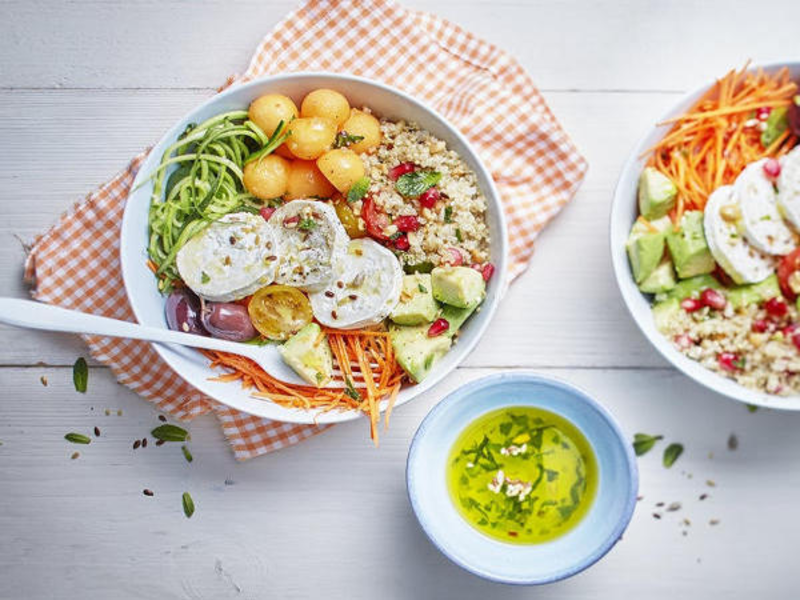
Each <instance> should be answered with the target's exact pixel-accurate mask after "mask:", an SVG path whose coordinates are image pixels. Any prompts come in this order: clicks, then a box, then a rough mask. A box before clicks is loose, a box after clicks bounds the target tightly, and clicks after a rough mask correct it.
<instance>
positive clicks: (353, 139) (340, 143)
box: [333, 131, 364, 148]
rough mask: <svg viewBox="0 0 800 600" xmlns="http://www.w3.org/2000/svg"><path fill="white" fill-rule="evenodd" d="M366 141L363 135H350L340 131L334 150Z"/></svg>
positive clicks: (334, 143)
mask: <svg viewBox="0 0 800 600" xmlns="http://www.w3.org/2000/svg"><path fill="white" fill-rule="evenodd" d="M363 139H364V136H363V135H350V134H349V133H347V132H346V131H340V132H339V133H337V134H336V139H335V140H334V142H333V147H334V148H346V147H347V146H349V145H350V144H357V143H358V142H360V141H361V140H363Z"/></svg>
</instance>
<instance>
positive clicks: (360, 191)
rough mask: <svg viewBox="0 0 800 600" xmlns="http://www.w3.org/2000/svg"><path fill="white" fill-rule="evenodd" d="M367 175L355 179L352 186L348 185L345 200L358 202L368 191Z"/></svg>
mask: <svg viewBox="0 0 800 600" xmlns="http://www.w3.org/2000/svg"><path fill="white" fill-rule="evenodd" d="M369 184H370V181H369V177H362V178H361V179H359V180H357V181H356V182H355V183H354V184H353V185H352V186H350V190H349V191H348V192H347V201H348V202H358V201H359V200H361V199H362V198H363V197H364V196H366V195H367V192H368V191H369Z"/></svg>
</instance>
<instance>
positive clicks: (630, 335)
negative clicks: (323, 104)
mask: <svg viewBox="0 0 800 600" xmlns="http://www.w3.org/2000/svg"><path fill="white" fill-rule="evenodd" d="M409 4H410V5H412V6H414V7H417V8H426V9H429V10H430V9H435V10H436V11H437V12H439V13H440V14H442V15H443V16H445V17H448V18H450V19H452V20H454V21H456V22H457V23H459V24H461V25H462V26H464V27H466V28H468V29H470V30H472V31H474V32H476V33H478V34H480V35H482V36H484V37H486V38H487V39H489V40H491V41H493V42H495V43H497V44H499V45H501V46H503V47H505V48H506V49H507V50H509V51H511V52H513V53H514V54H515V55H516V56H517V57H519V59H520V60H521V61H522V63H523V64H524V65H525V66H526V67H527V68H528V69H529V71H530V72H531V73H532V74H533V76H534V78H535V80H536V81H537V82H538V84H539V85H540V86H541V88H542V89H543V90H544V91H545V92H546V97H547V99H548V101H549V102H550V104H551V106H552V108H553V110H554V112H555V113H556V115H557V116H558V117H559V118H560V119H562V121H563V123H564V125H565V126H566V128H567V130H568V131H569V132H570V133H571V134H572V136H573V137H574V139H575V141H576V142H577V144H578V146H579V147H580V148H581V149H582V150H583V151H584V153H585V154H586V156H587V157H588V159H589V161H590V163H591V169H590V173H589V176H588V178H587V179H586V181H585V183H584V184H583V187H582V189H581V191H580V193H579V194H578V196H577V197H576V199H575V201H574V203H573V204H572V205H571V206H569V207H568V208H567V210H565V211H564V213H563V214H562V215H561V216H560V217H559V218H558V220H557V221H556V222H555V223H554V224H553V225H552V226H551V227H550V228H549V229H548V230H547V231H546V233H545V234H544V235H543V236H542V237H541V239H540V241H539V244H538V250H537V253H536V256H535V257H534V259H533V262H532V264H531V267H530V270H529V271H528V272H527V273H526V274H525V275H524V276H523V277H522V278H521V279H520V280H519V281H518V282H517V283H516V284H515V285H514V286H513V287H512V289H511V291H510V293H509V294H508V297H507V299H506V301H505V305H504V307H503V310H501V313H500V314H499V315H498V316H497V318H496V319H495V321H494V323H493V324H492V328H491V331H490V333H489V334H488V336H487V337H486V339H484V340H483V341H482V343H481V344H480V345H479V347H478V349H477V350H476V351H475V352H474V353H473V354H472V356H470V358H469V359H468V360H467V362H466V364H465V366H464V367H463V368H461V369H460V370H459V371H458V372H457V373H456V374H454V375H452V376H451V377H450V378H449V379H448V380H447V381H446V382H445V383H443V384H442V385H440V386H439V387H438V388H437V389H436V390H434V391H433V392H432V393H429V394H427V395H426V396H425V397H423V398H420V399H419V400H417V401H415V402H413V403H411V404H410V405H408V406H404V407H402V408H401V409H399V410H398V411H397V412H396V413H395V416H394V418H393V423H392V427H391V430H390V431H389V432H388V434H386V435H384V437H383V444H382V446H381V448H380V449H379V450H377V451H376V450H374V449H372V448H371V447H370V444H369V442H368V439H367V428H366V425H365V424H364V423H363V422H360V421H359V422H355V423H349V424H346V425H342V426H339V427H336V428H335V429H333V430H331V431H329V432H327V433H325V434H323V435H321V436H318V437H316V438H315V439H313V440H311V441H308V442H306V443H304V444H301V445H300V446H297V447H294V448H291V449H288V450H285V451H281V452H279V453H276V454H272V455H269V456H266V457H261V458H259V459H255V460H252V461H250V462H247V463H244V464H236V463H235V462H234V460H233V457H232V455H231V453H230V451H229V449H228V447H227V444H226V442H225V440H224V439H223V436H222V434H221V433H220V430H219V427H218V426H217V423H216V421H215V420H214V419H212V418H204V419H200V420H198V421H197V422H195V423H193V424H192V426H191V432H192V437H193V441H192V444H191V448H192V451H193V453H194V457H195V460H194V462H193V463H192V464H191V465H190V464H187V463H186V462H185V461H184V459H183V457H182V456H181V453H180V451H179V449H178V448H176V447H162V448H154V447H152V440H151V445H150V446H149V447H148V448H146V449H140V450H137V451H133V450H132V449H131V443H132V441H133V440H134V439H136V438H140V437H143V436H144V435H146V434H147V433H148V432H149V430H150V429H151V428H152V427H153V426H154V425H155V424H157V420H156V413H155V411H154V410H153V408H152V407H151V405H150V404H148V403H147V402H144V401H142V400H141V399H139V398H137V397H136V396H135V395H134V394H133V393H131V392H129V391H128V390H127V389H125V388H123V387H121V386H119V385H117V384H116V383H115V381H114V378H113V377H112V375H111V373H110V372H109V371H108V370H107V369H106V368H104V367H102V366H99V365H92V367H91V369H90V381H89V393H88V394H86V395H82V394H78V393H76V392H75V391H74V390H73V387H72V380H71V365H72V363H73V362H74V360H75V359H76V358H77V356H79V355H81V354H84V355H85V354H86V351H85V348H84V347H83V345H82V344H81V342H80V340H79V339H78V338H75V337H71V336H66V335H48V334H42V333H27V332H21V331H18V330H12V329H7V328H0V396H2V401H0V440H2V443H3V445H2V446H1V447H0V532H2V533H1V534H0V535H2V540H3V541H2V543H0V598H3V599H6V598H8V599H20V598H65V597H80V598H102V599H107V598H115V599H116V598H208V599H222V598H322V597H328V598H344V597H347V598H352V599H360V598H386V599H394V598H459V599H466V598H511V597H513V598H517V597H547V598H570V599H578V598H587V599H588V598H592V599H595V598H613V599H617V598H631V597H641V598H647V599H648V600H650V599H654V598H710V597H726V598H734V597H736V598H763V597H767V594H766V592H767V591H768V592H769V597H771V598H790V597H791V598H796V597H798V594H799V593H800V592H798V584H799V583H800V575H799V573H800V570H798V567H797V556H798V551H797V542H798V540H800V518H798V516H797V515H798V505H799V504H800V468H798V466H797V465H798V458H797V457H798V455H800V415H794V414H783V413H778V412H768V411H763V410H760V411H758V412H757V413H755V414H750V413H749V412H748V411H747V410H746V408H745V407H744V406H742V405H740V404H736V403H734V402H732V401H728V400H726V399H724V398H722V397H719V396H716V395H714V394H712V393H709V392H707V391H705V390H704V389H702V388H700V387H699V386H698V385H695V384H694V383H692V382H690V381H688V380H687V379H686V378H684V377H683V376H681V375H679V374H678V373H676V372H675V371H674V370H672V369H671V368H669V367H668V366H667V365H666V364H665V363H664V361H663V360H661V359H660V357H659V356H658V355H657V354H656V352H655V351H654V350H653V349H652V348H650V347H649V345H648V344H647V342H646V341H645V340H644V338H643V337H642V336H641V335H640V334H639V332H638V331H637V330H636V329H635V327H634V325H633V323H632V322H631V320H630V319H629V317H628V315H627V313H626V312H625V309H624V307H623V305H622V302H621V299H620V297H619V295H618V293H617V290H616V287H615V284H614V282H613V279H612V274H611V267H610V260H609V255H608V249H607V243H608V242H607V215H608V210H609V202H610V199H611V193H612V189H613V186H614V182H615V180H616V177H617V174H618V172H619V169H620V166H621V164H622V161H623V159H624V157H625V156H626V154H627V152H628V151H629V149H630V148H631V146H632V145H633V143H634V141H635V139H636V138H637V137H638V136H639V135H640V134H641V132H642V131H643V130H644V128H646V127H647V126H648V125H650V124H651V123H652V122H653V121H654V119H655V118H656V117H657V116H658V115H659V114H660V113H662V112H663V111H664V110H665V109H666V108H667V107H668V106H669V105H670V104H671V103H673V102H674V101H675V100H676V98H677V97H678V94H680V93H681V92H682V91H684V90H687V89H689V88H691V87H693V86H695V85H697V84H699V83H701V82H703V81H706V80H708V79H709V78H710V77H712V76H715V75H718V74H722V73H723V72H724V71H725V70H726V69H728V68H730V67H733V66H739V65H741V64H742V63H743V62H744V61H745V60H746V59H747V58H748V57H752V58H753V59H755V60H758V61H767V60H770V59H775V58H780V57H786V56H791V55H792V53H793V52H795V53H796V51H797V48H798V41H799V40H800V38H798V23H800V3H797V2H793V1H790V0H785V1H783V2H779V1H772V2H760V3H754V2H752V1H748V2H745V1H742V0H731V1H729V0H713V1H712V0H706V1H704V2H689V1H687V0H684V1H671V0H648V1H644V0H621V1H618V2H600V1H592V2H588V1H587V2H582V1H579V0H564V1H557V2H554V1H552V0H530V1H526V0H505V1H503V2H495V1H492V0H458V1H456V0H438V1H437V2H435V3H433V2H424V1H423V0H411V1H410V2H409ZM292 6H293V2H287V1H284V0H281V1H269V0H242V1H239V2H235V3H234V2H228V1H227V0H192V1H191V2H187V1H186V0H161V1H159V2H151V1H147V0H108V1H106V2H97V1H96V0H72V1H70V2H59V1H57V0H52V1H48V2H44V1H41V0H4V1H3V2H1V3H0V202H2V204H0V206H1V207H2V208H0V215H2V218H1V219H0V289H2V293H3V294H12V295H15V296H25V295H26V290H25V288H24V287H23V285H22V283H21V281H20V279H21V264H22V259H23V256H24V253H23V248H22V244H21V243H20V240H27V239H29V238H30V237H31V236H33V234H35V233H36V232H39V231H41V230H42V229H44V228H45V227H47V226H48V225H50V224H51V223H52V222H53V221H54V220H55V219H56V218H57V216H58V215H59V214H60V212H61V211H63V210H64V209H66V208H67V207H68V206H69V205H70V204H71V203H72V202H73V201H75V200H77V199H79V198H81V197H82V196H83V195H84V194H85V193H86V192H88V191H89V190H91V189H92V188H93V187H94V186H95V185H97V184H98V183H100V182H102V181H104V180H105V179H107V178H108V177H109V176H110V175H112V174H113V173H114V172H115V171H116V170H117V169H119V168H121V167H122V166H123V165H124V164H125V162H126V160H127V159H128V158H129V157H130V156H132V155H133V154H134V153H136V152H137V151H138V150H140V149H141V148H142V147H144V146H146V145H147V144H149V143H151V142H153V141H154V140H156V139H157V138H158V137H159V136H160V135H161V133H162V132H163V131H164V130H165V129H166V128H167V126H168V125H170V124H171V123H173V122H174V121H175V120H176V119H177V118H179V117H180V116H181V115H182V114H183V113H185V112H186V111H188V110H189V109H190V108H192V107H193V106H195V105H196V104H197V103H199V102H200V101H202V100H203V99H204V98H206V97H208V96H209V95H210V94H211V93H212V90H213V88H214V87H215V86H217V85H218V84H220V83H221V82H223V81H224V80H225V78H226V76H227V75H228V74H229V73H232V72H235V71H237V70H242V69H243V68H244V66H245V64H246V61H247V59H248V57H249V54H250V52H251V50H252V49H253V48H254V47H255V45H256V43H257V42H258V41H259V38H260V36H261V35H262V33H264V32H265V31H266V30H267V29H268V28H270V27H272V25H273V24H275V23H276V22H277V21H278V20H279V19H280V18H281V17H282V16H283V15H284V14H285V13H286V12H288V11H289V10H290V9H291V8H292ZM508 369H533V370H536V371H538V372H540V373H544V374H547V375H554V376H557V377H562V378H564V379H567V380H570V381H573V382H575V383H577V384H578V385H580V386H582V387H584V388H585V389H587V390H589V391H590V392H591V393H593V394H595V395H596V396H597V397H598V398H599V399H601V400H602V401H603V402H604V403H605V404H606V406H608V407H609V408H610V409H611V410H612V411H613V412H614V413H615V414H616V416H617V417H618V419H619V420H620V422H621V423H622V425H623V427H624V428H625V429H626V430H627V432H629V434H631V435H632V434H633V433H634V432H637V431H644V432H649V433H660V434H664V435H665V436H667V438H668V439H669V440H676V441H680V442H683V444H684V445H685V447H686V452H685V454H684V455H683V457H681V459H680V460H679V461H678V463H676V465H675V467H674V468H672V469H671V470H666V469H664V468H663V467H662V466H661V464H660V451H655V452H653V453H651V454H650V455H648V456H646V457H643V458H642V459H640V461H639V465H640V471H641V494H642V495H643V499H642V500H641V502H640V503H639V505H638V508H637V511H636V514H635V516H634V518H633V522H632V524H631V526H630V528H629V530H628V531H627V533H626V534H625V538H624V540H623V541H622V542H621V543H619V544H618V545H617V546H616V547H615V548H614V549H613V550H612V551H611V553H610V554H609V555H608V556H607V557H606V559H605V560H603V561H602V562H601V563H600V564H598V565H597V566H595V567H594V568H592V569H591V570H590V571H588V572H586V573H584V574H582V575H580V576H578V577H575V578H574V579H572V580H569V581H566V582H563V583H560V584H557V585H553V586H550V587H549V588H547V589H539V590H532V589H524V588H510V587H503V586H499V585H495V584H489V583H486V582H484V581H482V580H480V579H477V578H476V577H473V576H472V575H469V574H467V573H465V572H462V571H461V570H460V569H458V568H457V567H455V566H454V565H452V564H450V563H449V562H448V561H447V560H446V559H445V558H443V557H442V556H441V555H439V554H438V553H437V551H436V550H435V549H434V548H433V546H432V545H431V544H429V543H428V541H427V539H426V538H425V536H424V535H423V534H422V532H421V531H420V529H419V528H418V526H417V524H416V522H415V520H414V517H413V515H412V513H411V509H410V507H409V504H408V501H407V499H406V495H405V485H404V466H405V457H406V452H407V449H408V444H409V440H410V438H411V436H412V434H413V432H414V431H415V429H416V427H417V425H418V424H419V422H420V421H421V419H422V418H423V417H424V415H425V414H426V412H427V411H428V410H429V409H430V408H431V407H432V406H433V404H434V403H435V402H436V401H437V400H438V399H440V398H441V397H442V396H443V395H444V394H446V393H447V392H449V391H450V390H452V389H454V388H455V387H456V386H458V385H460V384H461V383H463V382H465V381H467V380H470V379H473V378H476V377H480V376H482V375H485V374H487V373H492V372H497V371H500V370H508ZM42 376H44V377H46V378H47V380H48V382H49V385H48V386H47V387H43V386H42V384H41V383H40V377H42ZM106 409H111V411H112V414H111V415H110V416H107V415H106V414H105V410H106ZM118 409H119V410H121V411H122V415H121V416H117V410H118ZM95 425H96V426H98V427H99V428H100V429H101V430H102V437H101V438H100V439H99V440H95V441H94V442H93V443H92V445H91V446H90V447H86V448H84V447H80V448H78V449H79V450H81V454H82V455H81V457H80V459H78V460H70V454H71V453H72V452H73V451H74V450H75V449H76V448H75V447H74V446H71V445H68V444H66V443H65V442H64V440H63V435H64V433H65V432H67V431H72V430H78V431H90V430H91V429H92V427H94V426H95ZM732 432H733V433H735V434H736V435H737V437H738V440H739V448H738V450H736V451H730V450H728V449H727V440H728V437H729V435H730V434H731V433H732ZM662 448H663V446H662ZM659 450H660V449H659ZM706 480H712V481H714V482H715V483H716V486H715V487H710V486H708V484H707V483H706ZM143 488H150V489H152V490H153V491H154V492H155V496H154V497H152V498H147V497H145V496H143V495H142V490H143ZM184 490H189V491H191V493H192V494H193V496H194V499H195V502H196V505H197V512H196V513H195V515H194V517H193V518H192V519H191V520H188V519H186V518H185V517H184V516H183V513H182V511H181V505H180V494H181V493H182V492H183V491H184ZM704 493H706V494H708V495H709V497H708V498H707V499H706V500H704V501H700V500H699V496H700V495H701V494H704ZM676 501H677V502H680V503H681V504H682V508H681V510H679V511H677V512H671V513H666V512H664V511H663V509H657V508H656V507H655V506H654V505H655V503H656V502H666V503H668V504H669V503H671V502H676ZM656 511H658V512H660V513H663V518H662V519H660V520H657V519H655V518H654V517H653V516H652V513H653V512H656ZM684 518H688V519H689V520H690V521H691V525H690V526H681V525H680V523H681V522H682V520H683V519H684ZM712 519H718V520H719V524H717V525H710V523H709V521H710V520H712ZM684 530H686V531H687V535H685V536H684V535H683V534H682V532H683V531H684ZM634 594H637V596H634Z"/></svg>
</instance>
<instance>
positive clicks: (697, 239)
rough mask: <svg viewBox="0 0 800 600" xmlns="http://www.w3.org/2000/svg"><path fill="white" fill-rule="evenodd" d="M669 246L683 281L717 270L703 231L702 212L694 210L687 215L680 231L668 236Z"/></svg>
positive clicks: (672, 232)
mask: <svg viewBox="0 0 800 600" xmlns="http://www.w3.org/2000/svg"><path fill="white" fill-rule="evenodd" d="M667 246H669V252H670V254H671V255H672V262H673V263H674V264H675V270H676V271H677V272H678V277H680V278H681V279H686V278H688V277H694V276H695V275H702V274H704V273H711V271H713V270H714V269H715V268H716V265H717V264H716V262H714V257H713V256H712V255H711V250H709V249H708V243H706V236H705V233H704V231H703V213H702V211H699V210H692V211H689V212H687V213H685V214H684V215H683V218H682V219H681V222H680V229H679V230H678V231H670V232H669V233H668V234H667Z"/></svg>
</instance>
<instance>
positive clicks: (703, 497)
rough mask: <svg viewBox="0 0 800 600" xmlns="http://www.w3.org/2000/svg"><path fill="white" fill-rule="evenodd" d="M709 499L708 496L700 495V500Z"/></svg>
mask: <svg viewBox="0 0 800 600" xmlns="http://www.w3.org/2000/svg"><path fill="white" fill-rule="evenodd" d="M706 498H708V494H700V500H705V499H706Z"/></svg>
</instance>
